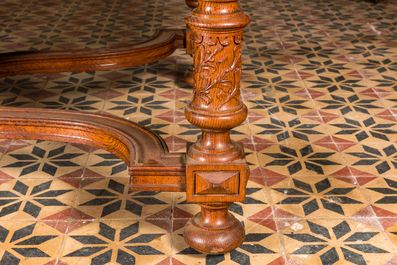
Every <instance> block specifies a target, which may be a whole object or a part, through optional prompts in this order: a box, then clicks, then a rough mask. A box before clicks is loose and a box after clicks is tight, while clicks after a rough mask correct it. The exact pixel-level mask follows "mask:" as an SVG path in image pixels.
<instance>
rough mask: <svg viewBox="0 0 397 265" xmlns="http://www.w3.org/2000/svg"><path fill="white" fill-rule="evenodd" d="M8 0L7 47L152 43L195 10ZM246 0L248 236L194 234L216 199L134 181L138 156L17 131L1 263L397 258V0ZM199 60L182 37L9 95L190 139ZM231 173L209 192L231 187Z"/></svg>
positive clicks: (1, 165)
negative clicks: (208, 244) (208, 241)
mask: <svg viewBox="0 0 397 265" xmlns="http://www.w3.org/2000/svg"><path fill="white" fill-rule="evenodd" d="M3 2H4V3H3ZM3 2H2V8H1V11H0V19H1V21H2V22H1V27H2V31H1V33H0V52H12V51H21V50H57V49H83V48H103V47H111V46H117V45H122V44H126V43H133V42H139V41H142V40H144V39H146V38H148V37H150V36H151V35H153V33H154V32H155V29H157V28H160V27H161V28H185V24H184V22H183V18H184V16H185V14H186V13H187V12H189V11H190V9H189V8H188V7H187V6H185V4H184V3H182V2H181V1H177V0H171V1H158V0H148V1H93V0H79V1H52V2H48V1H22V0H15V1H13V2H10V1H3ZM240 6H241V7H242V9H244V10H245V11H246V12H247V13H248V14H249V15H250V16H251V18H252V22H251V24H249V25H248V26H247V27H246V29H245V31H244V35H245V41H244V43H243V48H244V49H243V54H242V64H243V65H242V69H243V74H242V82H241V90H242V91H241V97H242V99H243V100H244V103H245V104H246V105H247V106H248V109H249V112H248V118H247V120H246V121H245V122H244V123H243V124H241V125H240V126H238V127H236V128H234V129H233V130H232V131H231V136H232V138H233V139H234V140H235V141H237V142H240V143H242V144H244V146H245V155H246V159H247V161H248V164H249V167H250V169H251V174H250V177H249V180H248V184H247V191H246V199H245V201H244V202H238V203H234V204H233V205H231V206H230V211H231V212H232V213H233V214H234V216H236V218H238V219H239V220H241V221H242V223H243V224H244V226H245V230H246V238H245V241H244V243H243V244H242V245H241V246H240V247H238V248H237V249H235V250H233V251H232V252H230V253H226V254H222V255H215V256H212V255H205V254H202V253H200V252H198V251H195V250H194V249H192V248H190V247H189V246H188V245H187V244H186V243H185V241H184V239H183V237H182V234H183V229H184V226H185V224H186V223H187V222H188V220H189V219H190V218H192V217H193V216H194V215H195V214H196V213H197V212H199V210H200V207H199V206H198V205H197V204H195V203H188V202H186V195H185V193H182V192H174V193H165V192H143V191H142V192H129V191H128V170H127V166H126V164H125V163H124V162H123V161H122V160H121V159H119V158H118V157H116V156H114V155H113V154H110V153H108V152H106V151H104V150H101V149H98V148H94V147H90V146H84V145H79V144H67V143H58V142H47V141H30V140H7V139H1V140H0V264H1V265H3V264H4V265H31V264H35V265H71V264H93V265H97V264H156V265H169V264H174V265H184V264H185V265H187V264H208V265H217V264H221V265H225V264H227V265H229V264H244V265H246V264H260V265H265V264H268V265H281V264H289V265H302V264H303V265H306V264H310V265H317V264H318V265H333V264H335V265H341V264H343V265H345V264H360V265H361V264H376V265H385V264H387V265H393V264H397V251H396V249H397V210H396V205H397V178H396V176H397V48H396V47H397V35H396V19H395V17H396V14H397V2H396V0H380V1H370V0H369V1H357V0H354V1H353V0H352V1H339V0H335V1H325V0H318V1H307V0H289V1H284V0H269V1H261V0H241V1H240ZM10 14H12V15H10ZM191 60H192V59H191V56H190V55H186V54H185V52H184V51H183V50H181V49H178V50H177V51H176V52H175V53H174V54H173V55H172V56H170V57H168V58H166V59H163V60H160V61H158V62H153V63H149V64H146V65H141V66H135V67H130V68H123V69H115V70H104V71H88V72H75V73H50V74H34V75H17V76H10V77H4V78H0V105H1V106H9V107H35V108H50V109H69V110H76V111H83V112H91V113H104V114H110V115H116V116H119V117H122V118H125V119H129V120H132V121H134V122H136V123H138V124H140V125H143V126H147V127H149V128H150V129H152V130H154V131H155V132H157V133H158V134H159V135H161V136H162V137H163V138H164V139H165V141H166V142H167V144H168V146H169V149H170V150H171V151H174V152H184V151H185V148H186V143H187V142H191V141H196V140H197V138H198V137H199V136H200V134H201V130H199V129H198V128H197V127H195V126H193V125H191V124H190V123H188V122H187V121H186V119H185V117H184V108H185V107H186V104H188V103H189V102H190V100H191V98H192V88H191V87H190V86H189V85H188V84H186V83H185V82H184V81H183V74H184V72H185V70H186V69H187V68H189V67H190V65H191ZM229 177H230V178H229V179H225V181H224V183H219V185H218V184H217V185H218V186H219V187H218V186H216V187H215V186H214V187H212V186H208V187H207V188H208V189H207V188H206V190H202V191H200V192H203V193H206V192H211V190H214V189H220V188H222V189H225V190H227V188H228V181H232V180H233V176H229ZM200 181H202V182H203V183H204V184H205V183H206V182H205V181H206V179H205V178H203V179H201V180H200ZM228 192H232V193H236V191H228Z"/></svg>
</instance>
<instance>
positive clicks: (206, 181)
mask: <svg viewBox="0 0 397 265" xmlns="http://www.w3.org/2000/svg"><path fill="white" fill-rule="evenodd" d="M195 184H196V185H195V194H197V195H206V194H232V195H236V194H238V190H239V172H238V171H229V172H228V171H222V172H196V183H195Z"/></svg>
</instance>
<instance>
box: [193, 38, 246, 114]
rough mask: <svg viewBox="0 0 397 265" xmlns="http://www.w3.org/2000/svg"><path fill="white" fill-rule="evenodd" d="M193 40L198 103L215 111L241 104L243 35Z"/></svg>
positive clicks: (195, 92) (196, 98)
mask: <svg viewBox="0 0 397 265" xmlns="http://www.w3.org/2000/svg"><path fill="white" fill-rule="evenodd" d="M194 41H195V45H196V49H195V54H194V59H195V67H194V69H193V71H194V77H195V80H196V84H195V91H194V94H195V100H196V101H197V100H198V101H200V103H202V104H204V105H205V106H207V107H209V106H211V107H212V108H213V109H214V110H219V109H222V107H223V106H225V105H226V104H228V103H229V102H231V101H232V100H236V101H239V95H240V78H241V45H240V43H241V36H240V35H237V36H230V35H229V36H223V37H219V36H218V37H212V36H211V35H196V36H195V38H194ZM200 105H201V104H200Z"/></svg>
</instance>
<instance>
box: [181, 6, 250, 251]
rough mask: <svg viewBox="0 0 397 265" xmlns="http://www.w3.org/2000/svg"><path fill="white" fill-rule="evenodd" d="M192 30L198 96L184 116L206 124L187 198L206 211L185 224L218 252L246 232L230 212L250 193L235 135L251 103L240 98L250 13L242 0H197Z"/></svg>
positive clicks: (197, 244)
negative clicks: (232, 133) (241, 6)
mask: <svg viewBox="0 0 397 265" xmlns="http://www.w3.org/2000/svg"><path fill="white" fill-rule="evenodd" d="M185 21H186V23H187V24H188V26H189V27H190V28H191V30H192V34H191V38H192V43H193V77H194V81H195V82H194V83H195V85H194V97H193V100H192V102H191V103H190V104H189V105H188V106H187V107H186V109H185V115H186V118H187V120H188V121H189V122H190V123H192V124H193V125H195V126H197V127H199V128H201V129H202V137H201V139H200V140H199V141H197V142H196V143H195V144H193V145H191V146H190V148H189V149H188V152H187V166H186V185H187V187H186V190H187V200H188V201H190V202H197V203H199V205H200V206H201V213H199V214H197V215H196V216H195V217H194V218H193V219H192V220H191V221H190V222H188V224H187V225H186V227H185V232H184V238H185V240H186V242H187V243H188V244H189V245H190V246H191V247H193V248H195V249H197V250H199V251H202V252H207V253H212V254H218V253H224V252H228V251H231V250H233V249H234V248H236V247H238V246H239V245H240V244H241V243H242V242H243V241H244V237H245V231H244V227H243V225H242V224H241V222H240V221H238V220H237V219H235V218H234V216H233V215H231V214H230V213H229V212H228V207H229V206H230V205H231V204H232V203H233V202H235V201H243V200H244V198H245V186H246V183H247V179H248V175H249V170H248V166H247V164H246V162H245V158H244V150H243V147H242V145H239V144H236V143H235V142H234V141H232V140H231V139H230V130H231V129H232V128H234V127H236V126H238V125H239V124H241V123H242V122H243V121H244V120H245V118H246V116H247V108H246V106H245V105H244V104H243V103H242V102H241V100H240V78H241V41H242V38H243V36H242V34H243V29H244V27H245V26H246V25H247V24H248V23H249V22H250V17H249V16H248V15H246V14H244V12H243V11H242V10H240V9H239V6H238V2H237V0H198V6H197V8H196V9H194V10H193V11H192V13H191V14H190V15H188V16H187V17H186V18H185Z"/></svg>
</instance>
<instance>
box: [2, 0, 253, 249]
mask: <svg viewBox="0 0 397 265" xmlns="http://www.w3.org/2000/svg"><path fill="white" fill-rule="evenodd" d="M187 4H188V5H189V6H191V7H196V6H197V7H196V8H195V9H194V10H193V11H192V12H191V14H189V15H187V16H186V18H185V22H186V23H187V30H160V31H158V32H157V33H156V34H155V35H154V36H153V37H152V38H150V39H149V40H146V41H145V42H142V43H138V44H134V45H128V46H122V47H118V48H102V49H89V50H87V49H83V50H67V51H33V52H30V51H29V52H28V51H27V52H14V53H7V54H1V55H0V76H9V75H17V74H30V73H44V72H46V73H49V72H65V71H93V70H101V69H114V68H121V67H131V66H135V65H140V64H144V63H149V62H153V61H157V60H159V59H162V58H165V57H167V56H169V55H171V54H172V53H173V52H174V50H175V49H176V48H186V51H187V53H189V54H191V55H192V57H193V71H192V80H191V82H192V83H193V85H194V91H193V93H194V97H193V100H192V102H191V103H190V104H189V105H188V106H187V107H186V109H185V116H186V118H187V120H188V121H189V122H190V123H191V124H193V125H195V126H197V127H199V128H201V129H202V136H201V139H200V140H198V141H197V142H196V143H192V144H189V145H188V148H187V152H186V153H170V152H169V151H168V148H167V145H166V143H165V142H164V140H163V139H162V138H161V137H160V136H159V135H157V134H156V133H154V132H153V131H151V130H149V129H147V128H145V127H143V126H140V125H138V124H136V123H133V122H130V121H127V120H125V119H122V118H118V117H114V116H106V115H97V114H89V113H79V112H72V111H60V110H44V109H26V108H8V107H2V108H0V137H3V138H10V139H38V140H49V141H61V142H71V143H80V144H86V145H92V146H96V147H99V148H102V149H105V150H107V151H109V152H111V153H113V154H115V155H117V156H118V157H120V158H121V159H122V160H123V161H124V162H125V163H127V164H128V166H129V175H130V178H131V183H130V189H131V190H132V191H138V190H145V191H186V194H187V201H188V202H196V203H198V204H199V205H200V206H201V213H198V214H197V215H196V216H195V217H194V218H193V219H192V220H191V221H190V222H188V223H187V225H186V227H185V230H184V238H185V240H186V242H187V243H188V244H189V245H190V246H191V247H193V248H195V249H197V250H199V251H202V252H206V253H211V254H218V253H224V252H228V251H231V250H233V249H235V248H236V247H238V246H239V245H240V244H242V242H243V241H244V237H245V231H244V227H243V225H242V224H241V222H240V221H238V220H236V219H235V218H234V216H233V215H231V214H230V213H229V211H228V207H229V206H230V205H231V204H232V203H233V202H236V201H244V198H245V187H246V183H247V180H248V176H249V169H248V166H247V163H246V161H245V158H244V150H243V146H242V145H239V144H236V143H235V142H234V141H233V140H231V138H230V130H231V129H232V128H234V127H236V126H238V125H239V124H241V123H242V122H243V121H244V120H245V118H246V116H247V107H246V106H245V105H244V104H243V103H242V102H241V100H240V79H241V42H242V39H243V36H242V34H243V29H244V27H245V26H246V25H248V23H249V22H250V17H249V16H248V15H246V14H245V13H244V12H243V11H242V10H240V8H239V6H238V2H237V0H199V1H198V2H195V1H194V0H188V1H187Z"/></svg>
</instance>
